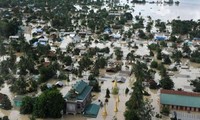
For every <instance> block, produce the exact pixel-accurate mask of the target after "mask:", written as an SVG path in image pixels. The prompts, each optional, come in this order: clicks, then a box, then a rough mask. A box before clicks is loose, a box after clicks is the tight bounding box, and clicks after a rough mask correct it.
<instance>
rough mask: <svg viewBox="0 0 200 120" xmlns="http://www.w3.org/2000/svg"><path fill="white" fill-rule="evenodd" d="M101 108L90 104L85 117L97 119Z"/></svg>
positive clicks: (85, 111)
mask: <svg viewBox="0 0 200 120" xmlns="http://www.w3.org/2000/svg"><path fill="white" fill-rule="evenodd" d="M99 109H100V106H99V105H97V104H89V105H88V106H87V107H86V108H85V110H84V113H83V114H84V116H87V117H93V118H96V117H97V115H98V113H99Z"/></svg>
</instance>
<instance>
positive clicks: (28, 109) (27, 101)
mask: <svg viewBox="0 0 200 120" xmlns="http://www.w3.org/2000/svg"><path fill="white" fill-rule="evenodd" d="M33 105H34V99H33V98H31V97H29V96H26V97H24V98H23V99H22V106H21V107H20V114H31V113H32V112H33Z"/></svg>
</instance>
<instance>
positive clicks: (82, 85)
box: [64, 80, 92, 101]
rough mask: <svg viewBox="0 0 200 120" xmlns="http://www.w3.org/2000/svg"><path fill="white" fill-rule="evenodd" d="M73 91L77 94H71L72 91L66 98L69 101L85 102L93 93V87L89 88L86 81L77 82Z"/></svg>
mask: <svg viewBox="0 0 200 120" xmlns="http://www.w3.org/2000/svg"><path fill="white" fill-rule="evenodd" d="M71 90H75V93H70V91H69V92H68V93H67V94H66V95H65V96H64V98H65V99H68V100H72V101H74V100H84V99H85V98H86V96H87V95H88V94H89V93H90V92H91V90H92V87H91V86H89V85H88V84H87V83H86V82H84V81H82V80H81V81H79V82H77V83H76V84H75V85H74V86H73V87H72V89H71Z"/></svg>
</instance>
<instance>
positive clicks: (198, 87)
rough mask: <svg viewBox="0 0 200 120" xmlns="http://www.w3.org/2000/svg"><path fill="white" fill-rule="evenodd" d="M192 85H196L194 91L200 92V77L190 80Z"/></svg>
mask: <svg viewBox="0 0 200 120" xmlns="http://www.w3.org/2000/svg"><path fill="white" fill-rule="evenodd" d="M190 85H192V86H193V87H194V89H193V91H194V92H200V78H197V79H195V80H191V81H190Z"/></svg>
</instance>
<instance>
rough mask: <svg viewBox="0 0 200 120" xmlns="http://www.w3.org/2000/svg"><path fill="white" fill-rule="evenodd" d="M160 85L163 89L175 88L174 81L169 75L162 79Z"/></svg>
mask: <svg viewBox="0 0 200 120" xmlns="http://www.w3.org/2000/svg"><path fill="white" fill-rule="evenodd" d="M160 85H161V87H162V88H163V89H169V90H170V89H173V88H174V82H173V81H172V80H171V79H170V77H169V76H165V77H164V78H162V79H161V80H160Z"/></svg>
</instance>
